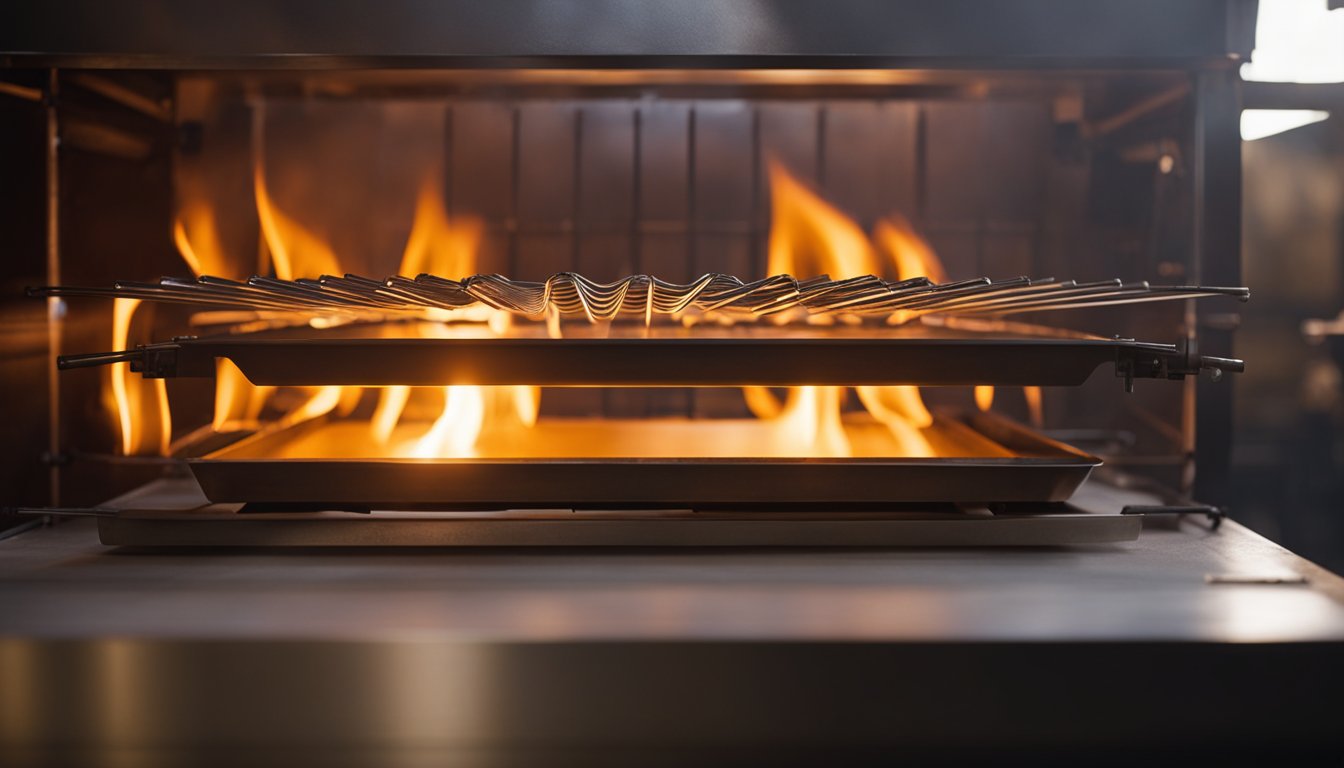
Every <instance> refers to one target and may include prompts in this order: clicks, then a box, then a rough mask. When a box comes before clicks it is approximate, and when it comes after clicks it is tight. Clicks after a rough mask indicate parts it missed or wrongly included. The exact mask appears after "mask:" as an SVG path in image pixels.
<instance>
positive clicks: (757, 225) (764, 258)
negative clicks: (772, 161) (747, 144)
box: [748, 104, 769, 277]
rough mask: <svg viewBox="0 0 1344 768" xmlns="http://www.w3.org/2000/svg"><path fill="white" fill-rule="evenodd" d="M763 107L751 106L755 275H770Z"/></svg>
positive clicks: (753, 258)
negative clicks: (763, 185)
mask: <svg viewBox="0 0 1344 768" xmlns="http://www.w3.org/2000/svg"><path fill="white" fill-rule="evenodd" d="M761 165H762V158H761V108H760V106H759V105H755V104H753V105H752V107H751V226H750V227H748V229H750V231H751V242H750V245H749V247H750V248H751V263H752V265H753V266H754V267H755V269H754V270H753V273H752V274H753V275H758V276H760V277H768V276H769V271H768V269H767V267H768V254H767V253H766V248H767V246H766V243H765V237H766V235H765V234H764V232H766V231H768V225H767V224H766V222H765V221H763V219H765V211H764V210H762V207H763V205H764V203H763V202H762V200H761V173H762V170H761Z"/></svg>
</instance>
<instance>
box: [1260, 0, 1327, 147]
mask: <svg viewBox="0 0 1344 768" xmlns="http://www.w3.org/2000/svg"><path fill="white" fill-rule="evenodd" d="M1241 76H1242V78H1243V79H1245V80H1258V81H1264V82H1276V83H1342V82H1344V9H1337V10H1334V11H1331V10H1329V9H1328V8H1327V7H1326V0H1262V2H1261V3H1260V13H1259V16H1258V17H1257V20H1256V29H1255V51H1254V52H1253V53H1252V54H1251V61H1250V63H1249V64H1244V65H1242V68H1241ZM1243 131H1244V129H1243Z"/></svg>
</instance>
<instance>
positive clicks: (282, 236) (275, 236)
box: [252, 159, 341, 280]
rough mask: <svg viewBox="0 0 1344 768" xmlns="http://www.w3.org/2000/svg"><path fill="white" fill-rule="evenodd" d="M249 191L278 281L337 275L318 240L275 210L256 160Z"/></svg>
mask: <svg viewBox="0 0 1344 768" xmlns="http://www.w3.org/2000/svg"><path fill="white" fill-rule="evenodd" d="M252 189H253V193H254V194H255V196H256V199H257V221H258V223H260V225H261V236H262V239H263V240H264V241H265V242H266V249H267V250H268V251H269V252H270V254H271V266H272V267H274V268H275V276H276V277H278V278H280V279H281V280H294V279H296V278H300V277H320V276H322V275H339V274H341V270H340V266H339V262H338V260H337V259H336V254H335V253H334V252H333V251H332V250H331V247H330V246H328V245H327V244H326V242H325V241H324V240H322V238H320V237H318V236H317V235H315V234H313V233H312V232H310V231H308V230H307V229H305V228H304V226H303V225H302V224H300V223H298V222H297V221H295V220H294V219H292V218H290V217H289V216H287V215H285V213H284V211H281V210H280V209H279V208H277V207H276V205H275V203H274V202H273V201H272V200H271V195H270V192H269V191H268V190H267V189H266V171H265V168H264V167H263V166H262V163H261V160H260V159H258V160H257V162H256V164H255V165H254V166H253V168H252Z"/></svg>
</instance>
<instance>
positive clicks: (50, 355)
mask: <svg viewBox="0 0 1344 768" xmlns="http://www.w3.org/2000/svg"><path fill="white" fill-rule="evenodd" d="M59 98H60V76H59V75H58V74H57V71H56V70H55V69H53V70H51V71H50V72H49V73H48V74H47V94H46V106H47V136H46V161H47V274H46V278H47V283H48V284H49V285H59V284H60V282H61V211H60V208H61V164H60V143H61V135H60V115H59V113H58V110H57V102H58V100H59ZM64 315H65V304H64V302H63V301H62V300H61V299H60V297H58V296H49V297H48V298H47V362H48V365H47V372H48V373H47V456H48V459H49V460H48V462H47V466H48V476H49V483H50V487H49V496H50V498H51V503H52V504H53V505H56V504H60V503H61V467H60V465H61V461H60V456H61V380H60V378H59V377H58V375H57V373H58V370H57V362H58V360H59V359H60V355H61V324H62V318H63V317H64Z"/></svg>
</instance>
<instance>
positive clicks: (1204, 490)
mask: <svg viewBox="0 0 1344 768" xmlns="http://www.w3.org/2000/svg"><path fill="white" fill-rule="evenodd" d="M1240 125H1241V81H1240V78H1239V76H1238V73H1237V70H1236V69H1235V68H1233V67H1228V68H1226V69H1219V70H1212V71H1204V72H1199V73H1197V74H1196V75H1195V126H1194V129H1195V130H1194V132H1195V135H1194V156H1195V157H1194V164H1193V165H1194V194H1195V200H1194V217H1193V218H1194V222H1193V223H1194V233H1193V238H1194V239H1193V242H1194V248H1193V250H1194V253H1193V260H1194V264H1193V266H1194V271H1193V274H1192V282H1194V283H1196V284H1200V285H1240V284H1241V128H1240ZM1193 319H1194V323H1193V325H1192V327H1189V328H1187V333H1188V334H1189V335H1190V336H1191V337H1193V336H1195V335H1196V333H1197V335H1198V338H1199V345H1200V348H1199V352H1201V353H1207V354H1212V355H1227V356H1230V355H1231V354H1232V352H1233V350H1232V333H1233V330H1234V329H1235V327H1236V322H1235V320H1236V318H1235V316H1234V315H1229V314H1228V310H1227V308H1226V305H1222V304H1218V303H1216V302H1205V303H1203V304H1201V305H1198V306H1197V307H1196V308H1195V309H1194V311H1193ZM1235 378H1236V377H1225V378H1224V379H1223V380H1222V381H1219V382H1214V381H1212V380H1211V379H1210V378H1208V377H1205V376H1201V377H1199V380H1198V383H1197V384H1195V385H1194V386H1195V394H1196V400H1197V402H1196V403H1194V404H1193V405H1194V407H1195V414H1194V429H1195V442H1194V447H1195V477H1194V489H1193V490H1194V496H1195V498H1198V499H1200V500H1202V501H1205V502H1208V503H1211V504H1226V503H1228V502H1229V501H1231V495H1232V489H1231V487H1230V484H1231V479H1232V471H1231V466H1232V418H1233V412H1232V402H1233V401H1232V396H1233V381H1232V380H1233V379H1235Z"/></svg>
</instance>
